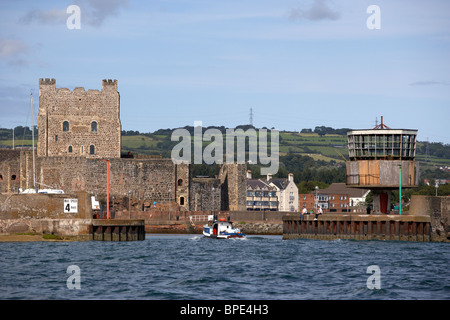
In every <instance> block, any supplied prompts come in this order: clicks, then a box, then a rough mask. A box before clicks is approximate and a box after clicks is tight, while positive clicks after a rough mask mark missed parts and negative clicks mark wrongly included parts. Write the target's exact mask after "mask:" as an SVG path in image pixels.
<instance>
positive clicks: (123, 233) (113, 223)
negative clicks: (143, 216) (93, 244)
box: [89, 219, 145, 241]
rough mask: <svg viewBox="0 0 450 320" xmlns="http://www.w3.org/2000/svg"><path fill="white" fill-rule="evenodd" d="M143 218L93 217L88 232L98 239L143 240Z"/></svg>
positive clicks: (92, 238) (92, 237)
mask: <svg viewBox="0 0 450 320" xmlns="http://www.w3.org/2000/svg"><path fill="white" fill-rule="evenodd" d="M144 222H145V221H144V220H133V219H132V220H125V219H123V220H116V219H93V220H92V224H91V226H90V230H89V234H90V238H91V240H98V241H138V240H145V223H144Z"/></svg>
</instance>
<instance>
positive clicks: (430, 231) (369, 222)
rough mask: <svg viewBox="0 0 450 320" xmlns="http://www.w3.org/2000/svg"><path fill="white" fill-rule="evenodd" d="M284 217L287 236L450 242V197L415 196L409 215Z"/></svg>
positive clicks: (286, 237)
mask: <svg viewBox="0 0 450 320" xmlns="http://www.w3.org/2000/svg"><path fill="white" fill-rule="evenodd" d="M314 218H315V217H314V216H305V217H304V218H303V219H301V218H299V217H295V216H284V217H283V238H284V239H297V238H308V239H355V240H402V241H433V242H450V223H449V222H450V197H431V196H413V197H412V200H411V210H410V213H409V214H403V215H384V214H372V215H367V214H366V215H364V214H323V215H319V217H318V219H317V220H315V219H314Z"/></svg>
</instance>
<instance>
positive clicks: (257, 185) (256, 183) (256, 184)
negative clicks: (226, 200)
mask: <svg viewBox="0 0 450 320" xmlns="http://www.w3.org/2000/svg"><path fill="white" fill-rule="evenodd" d="M249 188H250V189H253V190H256V189H260V190H262V189H265V190H272V189H273V187H272V186H271V185H269V184H268V183H267V182H265V181H263V180H261V179H247V189H249Z"/></svg>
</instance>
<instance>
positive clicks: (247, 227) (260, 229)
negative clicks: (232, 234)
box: [235, 222, 283, 235]
mask: <svg viewBox="0 0 450 320" xmlns="http://www.w3.org/2000/svg"><path fill="white" fill-rule="evenodd" d="M235 226H236V227H238V228H239V229H241V231H242V232H243V233H245V234H260V235H281V234H283V224H282V223H281V222H280V223H276V222H260V223H258V222H245V223H239V224H236V225H235Z"/></svg>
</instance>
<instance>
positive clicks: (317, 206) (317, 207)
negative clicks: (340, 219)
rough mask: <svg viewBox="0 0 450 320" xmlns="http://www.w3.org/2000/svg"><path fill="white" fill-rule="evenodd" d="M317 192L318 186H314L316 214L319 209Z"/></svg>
mask: <svg viewBox="0 0 450 320" xmlns="http://www.w3.org/2000/svg"><path fill="white" fill-rule="evenodd" d="M318 191H319V186H316V212H317V210H318V209H319V198H318V196H317V192H318Z"/></svg>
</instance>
